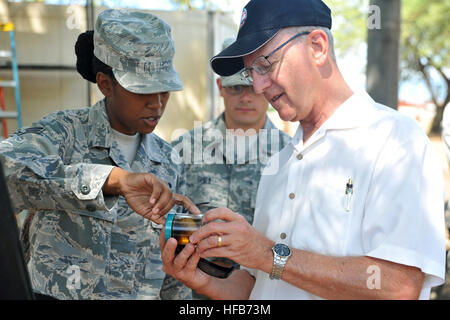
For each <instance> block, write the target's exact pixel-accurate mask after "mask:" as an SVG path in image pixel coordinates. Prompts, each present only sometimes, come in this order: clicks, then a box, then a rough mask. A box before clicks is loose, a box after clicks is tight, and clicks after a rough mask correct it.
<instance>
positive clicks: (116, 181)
mask: <svg viewBox="0 0 450 320" xmlns="http://www.w3.org/2000/svg"><path fill="white" fill-rule="evenodd" d="M103 192H104V193H105V194H115V195H117V194H120V195H122V196H123V197H124V198H125V200H126V201H127V203H128V205H129V206H130V208H131V209H133V210H134V211H135V212H136V213H138V214H140V215H141V216H143V217H144V218H146V219H149V220H152V221H153V222H155V223H158V224H162V223H163V222H164V220H163V218H162V216H164V215H165V214H166V213H167V212H169V210H170V209H172V207H173V206H174V205H175V203H176V199H178V200H177V201H181V202H183V203H184V202H186V205H190V204H189V203H188V202H187V201H186V199H187V198H186V199H181V200H180V198H179V197H176V198H174V197H173V193H172V191H171V190H170V188H169V185H168V184H167V182H165V181H163V180H161V179H159V178H158V177H156V176H155V175H153V174H151V173H132V172H127V171H125V170H122V169H120V168H118V167H116V168H114V169H113V170H112V171H111V173H110V175H109V177H108V179H107V180H106V182H105V185H104V186H103ZM192 205H193V204H192ZM194 207H195V205H194ZM195 208H196V207H195ZM197 210H198V209H197Z"/></svg>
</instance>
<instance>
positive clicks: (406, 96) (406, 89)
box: [46, 0, 430, 103]
mask: <svg viewBox="0 0 450 320" xmlns="http://www.w3.org/2000/svg"><path fill="white" fill-rule="evenodd" d="M100 1H102V2H103V3H104V4H105V5H108V6H111V7H112V6H114V4H117V3H120V4H121V5H123V6H127V7H130V8H140V9H150V10H152V9H153V10H174V9H176V7H175V6H174V5H173V3H172V2H171V1H170V0H122V1H121V0H99V1H98V2H100ZM248 1H249V0H228V1H226V0H216V1H214V3H215V4H216V5H217V6H218V7H219V9H221V10H223V11H231V12H232V17H233V20H234V21H235V23H236V24H238V23H239V21H240V17H241V12H242V8H243V7H244V6H245V5H246V3H247V2H248ZM46 2H47V3H54V4H79V5H84V4H85V0H75V1H73V0H71V1H69V0H67V1H64V0H47V1H46ZM200 3H201V1H199V0H193V4H194V6H195V5H196V4H197V6H201V5H200ZM336 54H337V61H338V65H339V68H340V70H341V72H342V74H343V76H344V78H345V80H346V81H347V82H348V83H349V85H350V87H352V88H354V89H365V82H366V77H365V64H366V55H367V46H366V45H362V46H361V49H360V50H358V53H357V54H347V55H345V56H344V55H341V54H340V53H339V50H336ZM399 99H401V100H406V101H409V102H414V103H423V102H426V101H429V100H430V94H429V92H428V90H427V88H426V86H425V84H424V82H421V81H417V80H415V81H402V82H401V83H400V87H399Z"/></svg>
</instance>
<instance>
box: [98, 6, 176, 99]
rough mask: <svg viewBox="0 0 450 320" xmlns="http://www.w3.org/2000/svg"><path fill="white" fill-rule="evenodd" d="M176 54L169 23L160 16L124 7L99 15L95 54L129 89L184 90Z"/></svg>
mask: <svg viewBox="0 0 450 320" xmlns="http://www.w3.org/2000/svg"><path fill="white" fill-rule="evenodd" d="M174 54H175V45H174V41H173V39H172V36H171V29H170V26H169V25H168V24H167V23H166V22H165V21H164V20H162V19H160V18H158V17H157V16H155V15H153V14H150V13H144V12H137V11H128V10H122V9H120V10H119V9H109V10H105V11H103V12H101V13H100V14H99V15H98V18H97V22H96V24H95V31H94V55H95V56H96V57H97V58H98V59H99V60H100V61H102V62H103V63H105V64H106V65H108V66H110V67H111V68H112V70H113V73H114V76H115V78H116V80H117V81H118V82H119V83H120V85H121V86H122V87H124V88H125V89H126V90H128V91H131V92H134V93H140V94H149V93H157V92H166V91H178V90H183V83H182V82H181V79H180V76H179V75H178V73H177V72H176V71H175V68H174V66H173V56H174Z"/></svg>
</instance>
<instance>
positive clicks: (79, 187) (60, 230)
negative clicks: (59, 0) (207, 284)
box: [0, 10, 191, 299]
mask: <svg viewBox="0 0 450 320" xmlns="http://www.w3.org/2000/svg"><path fill="white" fill-rule="evenodd" d="M120 39H122V40H121V41H119V40H120ZM173 53H174V48H173V39H172V38H171V35H170V27H169V25H168V24H167V23H165V22H164V21H162V20H161V19H159V18H157V17H155V16H154V15H151V14H147V13H139V12H128V11H125V10H105V11H103V12H102V13H100V14H99V16H98V19H97V23H96V30H95V32H94V54H95V56H96V57H97V58H98V59H100V60H101V61H102V62H103V63H106V64H107V65H108V66H110V67H111V68H112V71H113V73H114V75H115V77H116V79H117V81H118V82H119V83H120V84H121V85H122V86H123V87H124V88H125V89H126V90H128V91H131V92H136V93H147V94H148V93H154V92H164V91H175V90H181V89H182V83H181V80H180V78H179V76H178V74H177V73H176V71H175V70H174V69H173V65H172V58H173ZM128 54H133V56H129V55H128ZM150 69H151V72H150ZM171 150H172V148H171V146H170V145H169V144H168V143H166V142H164V141H163V140H162V139H160V138H159V137H157V136H156V135H154V134H147V135H141V136H140V143H139V148H138V151H137V153H136V156H135V159H134V160H133V162H131V164H129V163H128V162H127V161H126V158H125V156H124V155H123V154H122V153H121V151H120V148H119V146H118V144H117V142H116V141H115V140H113V138H112V135H111V127H110V123H109V119H108V116H107V114H106V109H105V100H102V101H99V102H98V103H97V104H96V105H95V106H93V107H92V108H85V109H79V110H69V111H64V112H57V113H53V114H50V115H48V116H46V117H44V118H43V119H42V120H40V121H39V122H37V123H36V124H34V125H33V126H32V127H30V128H26V129H22V130H19V131H18V132H17V133H16V134H15V135H13V136H12V137H11V138H9V139H7V140H5V141H3V142H1V143H0V160H1V162H2V164H3V166H4V170H5V175H6V177H7V183H8V187H9V189H10V194H11V198H12V200H13V204H14V206H15V209H16V210H17V211H20V210H24V209H27V210H29V211H33V216H32V220H31V222H30V225H29V232H28V236H29V240H30V241H29V242H30V243H29V245H30V260H29V262H28V268H29V272H30V276H31V281H32V284H33V288H34V290H35V291H37V292H38V293H42V294H47V295H51V296H53V297H56V298H58V299H159V298H163V299H184V298H190V297H191V292H190V290H188V289H187V288H186V287H184V286H182V285H181V284H180V283H179V282H178V281H175V280H174V279H173V278H171V277H168V276H166V275H165V274H164V273H163V271H162V261H161V257H160V248H159V234H160V228H159V227H160V226H159V227H158V226H156V225H154V224H153V223H152V222H150V221H149V220H146V219H144V218H143V217H142V216H140V215H139V214H137V213H135V212H133V211H132V210H131V209H130V208H129V206H128V205H127V203H126V201H125V199H124V198H123V197H104V196H103V193H102V190H101V189H102V186H103V184H104V183H105V181H106V179H107V177H108V176H109V174H110V172H111V170H112V169H113V166H118V167H120V168H122V169H124V170H126V171H130V172H145V173H146V172H150V173H153V174H155V175H156V176H158V177H160V178H162V179H163V180H165V181H167V182H168V183H169V184H170V187H171V190H172V191H173V192H176V193H181V194H184V193H185V185H184V169H183V165H182V164H181V165H180V164H179V163H175V162H174V161H173V160H172V159H173V158H171ZM78 280H79V281H78Z"/></svg>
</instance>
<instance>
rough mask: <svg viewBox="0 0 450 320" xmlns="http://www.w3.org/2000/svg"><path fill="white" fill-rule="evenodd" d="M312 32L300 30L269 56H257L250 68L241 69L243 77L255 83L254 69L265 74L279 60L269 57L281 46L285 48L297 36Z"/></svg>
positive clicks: (279, 47) (260, 73)
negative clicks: (272, 59)
mask: <svg viewBox="0 0 450 320" xmlns="http://www.w3.org/2000/svg"><path fill="white" fill-rule="evenodd" d="M307 34H310V31H305V32H300V33H297V34H296V35H294V36H292V37H291V38H289V39H288V40H287V41H285V42H283V43H282V44H281V45H280V46H278V47H277V48H276V49H275V50H273V51H272V52H270V53H269V54H268V55H267V56H259V57H258V58H256V59H255V60H254V61H253V63H252V66H251V67H250V68H244V70H242V71H241V75H242V76H243V77H245V78H246V79H247V80H248V81H250V83H253V78H252V71H253V70H255V72H256V73H257V74H259V75H261V76H262V75H265V74H266V73H268V72H269V71H270V70H271V69H272V65H273V63H275V62H277V61H275V62H273V63H272V62H270V61H269V58H270V57H271V56H272V55H273V54H274V53H275V52H277V51H278V50H280V49H281V48H283V47H284V46H285V45H287V44H288V43H289V42H291V41H292V40H294V39H295V38H297V37H300V36H303V35H307Z"/></svg>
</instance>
